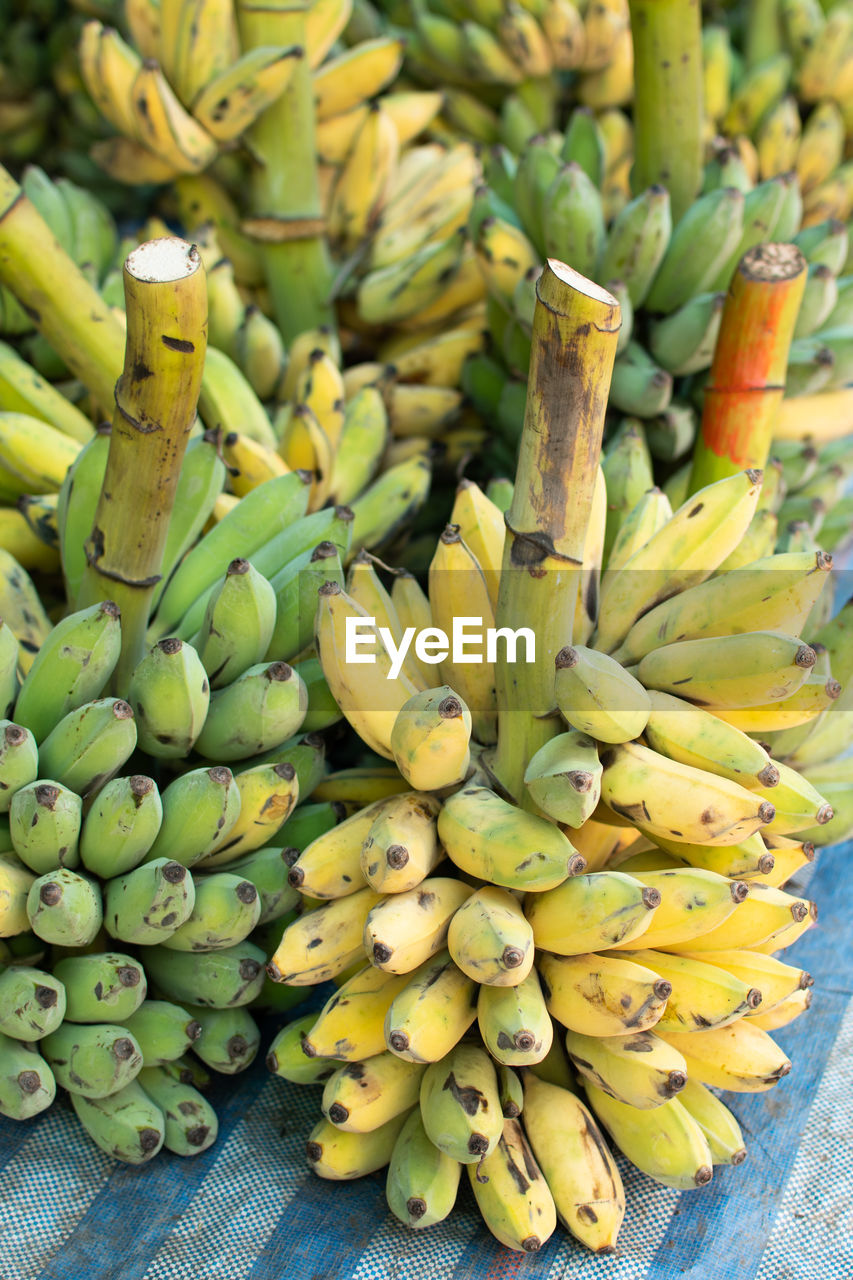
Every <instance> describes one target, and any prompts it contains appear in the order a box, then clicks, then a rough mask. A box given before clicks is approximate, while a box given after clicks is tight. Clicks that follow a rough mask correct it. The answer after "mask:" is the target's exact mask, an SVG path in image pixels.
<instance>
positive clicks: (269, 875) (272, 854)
mask: <svg viewBox="0 0 853 1280" xmlns="http://www.w3.org/2000/svg"><path fill="white" fill-rule="evenodd" d="M288 852H289V851H288V850H287V849H286V848H276V847H275V846H274V845H265V846H264V847H263V848H261V849H257V850H255V851H254V852H252V853H247V854H244V855H243V856H242V857H240V858H238V859H237V860H236V862H231V863H229V870H230V873H231V875H235V876H240V877H241V878H243V879H244V880H248V881H249V883H250V884H253V885H254V886H255V889H256V890H257V893H258V902H259V904H260V914H259V916H258V924H259V925H263V924H269V923H270V922H271V921H273V920H280V919H281V918H282V917H283V916H286V915H287V914H288V913H289V912H290V911H292V910H293V908H294V907H295V906H296V905H297V903H298V901H299V894H298V893H297V891H296V890H295V889H292V888H291V887H290V885H289V884H288V883H287V869H288V867H289V863H288V861H287V858H286V857H285V854H286V853H288Z"/></svg>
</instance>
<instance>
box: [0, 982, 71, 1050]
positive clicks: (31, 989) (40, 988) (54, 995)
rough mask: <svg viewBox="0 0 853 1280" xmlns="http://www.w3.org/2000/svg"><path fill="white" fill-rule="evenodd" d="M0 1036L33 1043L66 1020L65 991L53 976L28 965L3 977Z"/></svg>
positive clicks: (0, 988) (0, 992) (1, 985)
mask: <svg viewBox="0 0 853 1280" xmlns="http://www.w3.org/2000/svg"><path fill="white" fill-rule="evenodd" d="M0 1002H2V1008H3V1010H4V1012H3V1014H2V1016H0V1035H3V1036H9V1037H11V1038H12V1039H13V1040H25V1041H27V1042H32V1041H34V1040H41V1038H42V1036H46V1035H49V1034H50V1032H51V1031H55V1030H56V1028H57V1027H58V1026H59V1024H60V1023H61V1022H62V1019H63V1018H64V1017H65V988H64V987H63V985H62V983H61V982H59V981H58V979H56V978H55V977H54V976H53V974H50V973H45V972H44V971H43V970H41V969H34V968H32V967H31V966H29V965H23V964H16V965H11V966H10V967H9V968H8V969H5V970H4V971H3V973H0Z"/></svg>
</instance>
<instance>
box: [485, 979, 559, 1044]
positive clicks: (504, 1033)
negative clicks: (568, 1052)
mask: <svg viewBox="0 0 853 1280" xmlns="http://www.w3.org/2000/svg"><path fill="white" fill-rule="evenodd" d="M477 1023H478V1026H479V1028H480V1035H481V1036H482V1037H483V1043H484V1044H485V1046H486V1048H487V1049H488V1050H489V1053H490V1054H491V1055H492V1057H493V1058H494V1059H495V1061H496V1062H499V1063H502V1064H503V1065H504V1066H512V1067H527V1066H530V1065H531V1064H533V1063H535V1062H541V1061H542V1059H543V1058H544V1057H546V1055H547V1053H548V1050H549V1049H550V1048H551V1042H552V1040H553V1036H554V1024H553V1023H552V1021H551V1015H550V1014H549V1012H548V1009H547V1007H546V1004H545V1000H544V997H543V995H542V988H541V986H540V984H539V976H538V974H537V973H536V972H535V970H531V972H530V973H529V974H528V975H527V977H526V978H525V979H524V980H523V981H522V982H520V983H519V984H518V985H517V986H514V987H497V986H485V985H484V986H481V987H480V994H479V996H478V998H477Z"/></svg>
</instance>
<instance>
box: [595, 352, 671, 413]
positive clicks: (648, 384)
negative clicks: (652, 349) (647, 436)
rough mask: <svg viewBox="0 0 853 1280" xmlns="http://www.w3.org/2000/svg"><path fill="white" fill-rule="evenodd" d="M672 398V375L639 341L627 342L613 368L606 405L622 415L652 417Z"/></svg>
mask: <svg viewBox="0 0 853 1280" xmlns="http://www.w3.org/2000/svg"><path fill="white" fill-rule="evenodd" d="M671 399H672V375H671V374H669V373H667V371H666V369H662V368H660V366H659V365H657V364H655V362H654V361H653V360H652V359H651V357H650V356H649V354H648V352H647V351H646V349H645V347H643V346H641V345H640V343H639V342H633V341H632V342H629V343H628V344H627V346H626V347H625V350H624V351H623V352H622V353H621V354H620V355H619V357H618V358H617V360H616V363H615V364H614V366H613V377H612V380H611V384H610V403H611V404H612V405H613V406H614V408H616V409H619V410H620V411H621V412H622V413H629V414H633V415H634V416H635V417H638V418H653V417H654V416H655V414H658V413H663V411H664V410H665V409H666V407H667V406H668V404H669V402H670V400H671Z"/></svg>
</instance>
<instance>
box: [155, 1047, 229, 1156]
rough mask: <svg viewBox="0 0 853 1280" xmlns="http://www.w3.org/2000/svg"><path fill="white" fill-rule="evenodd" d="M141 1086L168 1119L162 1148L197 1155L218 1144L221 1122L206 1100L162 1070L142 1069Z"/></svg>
mask: <svg viewBox="0 0 853 1280" xmlns="http://www.w3.org/2000/svg"><path fill="white" fill-rule="evenodd" d="M138 1081H139V1084H140V1085H141V1086H142V1089H143V1090H144V1092H145V1093H146V1094H147V1096H148V1097H149V1098H150V1099H151V1101H152V1102H153V1103H154V1105H155V1106H156V1107H158V1108H159V1109H160V1111H161V1112H162V1114H163V1116H164V1119H165V1136H164V1139H163V1146H164V1147H165V1148H166V1150H167V1151H173V1152H174V1153H175V1155H178V1156H195V1155H200V1154H201V1152H202V1151H206V1150H207V1148H208V1147H210V1146H212V1145H213V1143H214V1142H215V1141H216V1138H217V1135H218V1132H219V1121H218V1120H217V1117H216V1112H215V1111H214V1109H213V1107H212V1106H211V1105H210V1103H209V1102H208V1101H207V1099H206V1098H204V1097H203V1096H202V1094H200V1093H199V1091H198V1090H197V1089H194V1088H193V1086H192V1085H191V1084H183V1083H182V1082H181V1081H180V1080H176V1079H175V1078H174V1077H173V1076H170V1075H169V1073H168V1072H166V1071H164V1070H163V1069H162V1067H159V1066H153V1067H143V1069H142V1070H141V1071H140V1072H139V1076H138Z"/></svg>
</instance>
